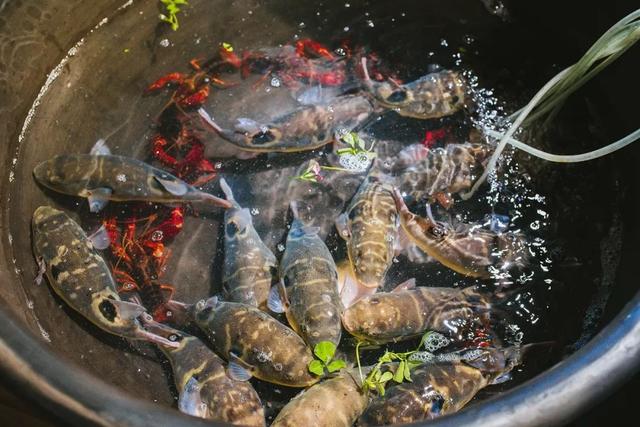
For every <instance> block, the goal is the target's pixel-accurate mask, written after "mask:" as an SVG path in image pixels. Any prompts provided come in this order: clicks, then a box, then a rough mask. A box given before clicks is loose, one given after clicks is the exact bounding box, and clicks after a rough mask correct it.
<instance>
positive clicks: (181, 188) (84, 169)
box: [33, 140, 231, 212]
mask: <svg viewBox="0 0 640 427" xmlns="http://www.w3.org/2000/svg"><path fill="white" fill-rule="evenodd" d="M33 175H34V177H35V179H36V180H37V181H38V182H39V183H40V184H42V185H43V186H45V187H47V188H49V189H51V190H53V191H56V192H58V193H62V194H67V195H70V196H78V197H84V198H87V199H88V200H89V210H90V211H91V212H99V211H100V210H102V209H103V208H104V207H105V206H106V205H107V203H108V202H109V201H115V202H127V201H142V202H155V203H194V202H203V203H210V204H212V205H214V206H219V207H223V208H229V207H231V204H230V203H229V202H228V201H227V200H224V199H220V198H218V197H216V196H213V195H212V194H208V193H205V192H203V191H200V190H198V189H196V188H195V187H193V186H191V185H189V184H187V183H186V182H184V181H182V180H181V179H179V178H177V177H175V176H173V175H171V174H170V173H168V172H165V171H163V170H161V169H158V168H155V167H153V166H151V165H149V164H147V163H144V162H141V161H140V160H136V159H133V158H131V157H125V156H116V155H112V154H110V151H109V149H108V147H106V146H105V145H104V142H103V141H102V140H100V141H98V143H97V144H96V145H95V146H94V148H93V149H92V150H91V153H89V154H60V155H57V156H55V157H53V158H51V159H49V160H46V161H44V162H42V163H40V164H39V165H37V166H36V167H35V169H34V170H33Z"/></svg>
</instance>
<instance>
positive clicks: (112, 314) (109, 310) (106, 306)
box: [98, 299, 118, 322]
mask: <svg viewBox="0 0 640 427" xmlns="http://www.w3.org/2000/svg"><path fill="white" fill-rule="evenodd" d="M98 310H100V313H102V315H103V316H104V317H105V318H106V319H107V320H108V321H109V322H113V321H114V320H115V318H116V316H117V315H118V312H117V310H116V307H115V306H114V305H113V304H111V302H110V301H109V300H108V299H105V300H103V301H102V302H101V303H100V304H99V305H98Z"/></svg>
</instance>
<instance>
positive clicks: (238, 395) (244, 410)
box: [151, 327, 265, 427]
mask: <svg viewBox="0 0 640 427" xmlns="http://www.w3.org/2000/svg"><path fill="white" fill-rule="evenodd" d="M151 330H152V331H153V332H156V333H158V334H161V335H162V336H164V337H165V338H167V339H168V340H170V341H172V342H175V343H177V344H178V346H177V347H175V348H174V347H167V346H163V345H160V346H158V347H159V348H160V350H161V351H162V352H163V353H164V355H165V356H166V358H167V359H168V360H169V362H170V363H171V369H172V371H173V378H174V381H175V385H176V389H177V390H178V395H179V397H178V409H179V410H180V411H181V412H183V413H186V414H189V415H192V416H194V417H199V418H205V419H209V420H215V421H221V422H225V423H230V424H233V425H242V426H253V427H263V426H264V425H265V417H264V408H263V407H262V403H261V401H260V397H259V396H258V393H256V391H255V390H254V388H253V386H252V385H251V383H249V382H247V381H236V380H234V379H232V378H231V377H230V376H229V374H228V372H227V370H226V369H225V362H224V360H222V359H221V358H220V357H219V356H218V355H216V354H215V353H214V352H213V351H211V350H210V349H209V347H207V346H206V345H205V344H204V343H203V342H202V341H201V340H200V339H198V338H196V337H194V336H192V335H189V334H186V333H184V332H182V331H179V330H176V329H172V328H169V327H163V328H162V329H159V330H157V331H156V330H155V329H154V328H151Z"/></svg>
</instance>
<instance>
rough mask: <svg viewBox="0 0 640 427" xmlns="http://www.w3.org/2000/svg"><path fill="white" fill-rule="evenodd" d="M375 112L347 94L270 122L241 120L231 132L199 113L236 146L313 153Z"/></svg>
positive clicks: (363, 100) (368, 104) (362, 100)
mask: <svg viewBox="0 0 640 427" xmlns="http://www.w3.org/2000/svg"><path fill="white" fill-rule="evenodd" d="M373 112H374V107H373V105H372V104H371V102H370V101H369V99H368V98H367V97H365V96H361V95H346V96H341V97H338V98H336V99H334V100H332V101H331V102H330V103H328V104H324V105H311V106H304V107H301V108H299V109H297V110H295V111H293V112H291V113H289V114H286V115H284V116H281V117H278V118H275V119H274V120H273V121H272V122H271V123H258V122H256V121H254V120H252V119H247V118H240V119H238V120H237V121H236V123H235V126H234V128H233V130H231V129H223V128H222V127H220V126H219V125H218V124H217V123H216V122H215V121H214V120H213V119H212V118H211V116H209V114H208V113H207V112H206V111H205V110H203V109H200V110H199V113H200V116H201V118H202V120H203V121H204V123H206V124H207V125H208V126H209V127H211V128H212V129H213V130H214V131H216V132H217V133H218V134H219V135H220V136H221V137H222V138H224V139H226V140H227V141H229V142H230V143H232V144H234V145H236V146H237V147H239V148H241V149H243V150H248V151H256V152H263V153H272V152H295V151H306V150H314V149H316V148H319V147H322V146H323V145H326V144H328V143H330V142H332V141H334V140H336V135H337V136H338V138H339V137H340V136H341V135H343V134H344V133H347V132H350V131H352V130H353V129H355V128H357V127H358V126H359V125H361V124H363V123H364V122H365V121H366V120H367V119H368V118H369V117H370V116H371V114H373Z"/></svg>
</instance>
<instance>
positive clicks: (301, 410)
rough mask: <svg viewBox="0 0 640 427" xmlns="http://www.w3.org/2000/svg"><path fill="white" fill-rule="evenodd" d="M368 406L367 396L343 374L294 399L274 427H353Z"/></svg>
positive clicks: (352, 378) (279, 416) (347, 375)
mask: <svg viewBox="0 0 640 427" xmlns="http://www.w3.org/2000/svg"><path fill="white" fill-rule="evenodd" d="M368 403H369V398H368V396H367V393H366V392H364V391H363V390H362V388H361V387H360V386H359V384H358V382H357V381H356V380H355V379H354V377H353V376H352V374H351V373H347V372H344V371H343V372H341V373H340V374H339V375H338V376H336V377H334V378H330V379H328V380H325V381H323V382H321V383H319V384H316V385H314V386H312V387H311V388H309V389H308V390H305V391H304V392H302V393H300V394H299V395H297V396H296V397H294V398H293V399H292V400H291V401H289V403H287V405H285V407H284V408H282V410H281V411H280V413H279V414H278V416H277V417H276V419H275V420H274V421H273V424H271V427H298V426H314V427H351V426H352V425H353V423H354V422H355V421H356V419H358V417H359V416H360V415H361V414H362V413H363V412H364V410H365V408H366V407H367V404H368Z"/></svg>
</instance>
